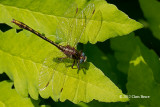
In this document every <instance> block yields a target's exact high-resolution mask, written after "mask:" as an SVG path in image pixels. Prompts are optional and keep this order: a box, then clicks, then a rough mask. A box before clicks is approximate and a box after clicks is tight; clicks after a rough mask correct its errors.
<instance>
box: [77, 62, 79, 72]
mask: <svg viewBox="0 0 160 107" xmlns="http://www.w3.org/2000/svg"><path fill="white" fill-rule="evenodd" d="M77 67H78V70H79V61H77Z"/></svg>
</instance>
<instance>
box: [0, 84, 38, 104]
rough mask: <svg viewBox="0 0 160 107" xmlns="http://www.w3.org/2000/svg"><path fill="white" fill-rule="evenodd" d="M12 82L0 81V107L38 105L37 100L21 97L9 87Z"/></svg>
mask: <svg viewBox="0 0 160 107" xmlns="http://www.w3.org/2000/svg"><path fill="white" fill-rule="evenodd" d="M12 85H13V82H8V81H2V82H0V87H1V88H0V106H1V107H21V106H22V105H23V107H35V106H36V107H38V106H39V105H38V103H39V101H34V100H31V99H30V98H23V97H22V96H20V95H19V94H18V93H17V92H16V90H15V89H11V87H12Z"/></svg>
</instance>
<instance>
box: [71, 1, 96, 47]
mask: <svg viewBox="0 0 160 107" xmlns="http://www.w3.org/2000/svg"><path fill="white" fill-rule="evenodd" d="M94 11H95V6H94V4H89V5H87V6H86V7H85V8H84V9H83V10H81V11H80V12H79V13H78V15H77V17H76V26H75V32H74V38H73V41H74V45H73V46H74V47H76V46H77V44H78V42H80V40H81V37H82V36H83V35H84V32H85V29H86V27H87V24H88V22H89V21H90V20H91V19H92V16H93V14H94Z"/></svg>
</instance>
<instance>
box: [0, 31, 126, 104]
mask: <svg viewBox="0 0 160 107" xmlns="http://www.w3.org/2000/svg"><path fill="white" fill-rule="evenodd" d="M51 37H52V36H50V37H49V38H50V39H52V40H54V38H51ZM51 52H52V53H51ZM49 53H51V54H50V55H49V57H47V56H48V54H49ZM61 55H63V54H62V52H61V51H59V50H58V49H57V48H56V47H54V46H52V45H51V44H49V43H47V42H45V41H44V40H42V39H40V38H38V37H36V36H35V35H34V34H31V33H30V35H29V34H28V35H25V32H19V33H16V31H15V30H14V29H12V30H9V31H7V32H5V33H2V32H1V33H0V71H1V72H6V73H7V75H8V76H9V77H10V78H11V79H12V80H13V81H14V85H15V88H16V90H17V91H18V93H20V94H21V95H22V96H25V97H27V96H28V93H29V94H30V96H31V97H32V98H34V99H38V92H39V93H40V94H41V96H42V97H43V98H48V97H49V96H51V97H52V98H53V99H54V100H55V101H57V100H58V99H60V101H65V100H66V99H68V100H70V101H72V102H74V103H78V102H79V101H84V102H89V101H91V100H93V99H96V100H99V101H103V102H116V101H127V100H128V99H127V98H124V99H122V98H120V97H119V96H120V95H123V94H122V92H121V90H120V89H118V87H116V86H115V85H114V83H113V82H111V81H110V79H108V78H107V77H106V76H105V75H104V74H103V73H102V71H100V70H99V69H98V68H96V67H95V66H94V65H93V64H92V63H90V62H87V63H86V64H84V65H82V66H85V67H87V68H86V69H85V70H84V71H83V69H81V70H80V71H77V69H72V68H71V67H70V66H67V65H71V64H72V62H71V61H70V60H68V61H66V62H57V61H53V58H54V59H56V58H58V57H60V56H61ZM44 59H47V60H45V62H44ZM43 62H44V63H43ZM40 73H44V75H42V74H40ZM38 76H40V78H39V77H38ZM39 79H40V81H39ZM48 79H50V80H48ZM48 81H49V83H48ZM46 84H48V85H47V86H46Z"/></svg>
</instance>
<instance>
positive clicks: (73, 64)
mask: <svg viewBox="0 0 160 107" xmlns="http://www.w3.org/2000/svg"><path fill="white" fill-rule="evenodd" d="M74 64H75V60H74V61H73V64H72V69H74V68H73V66H74Z"/></svg>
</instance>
